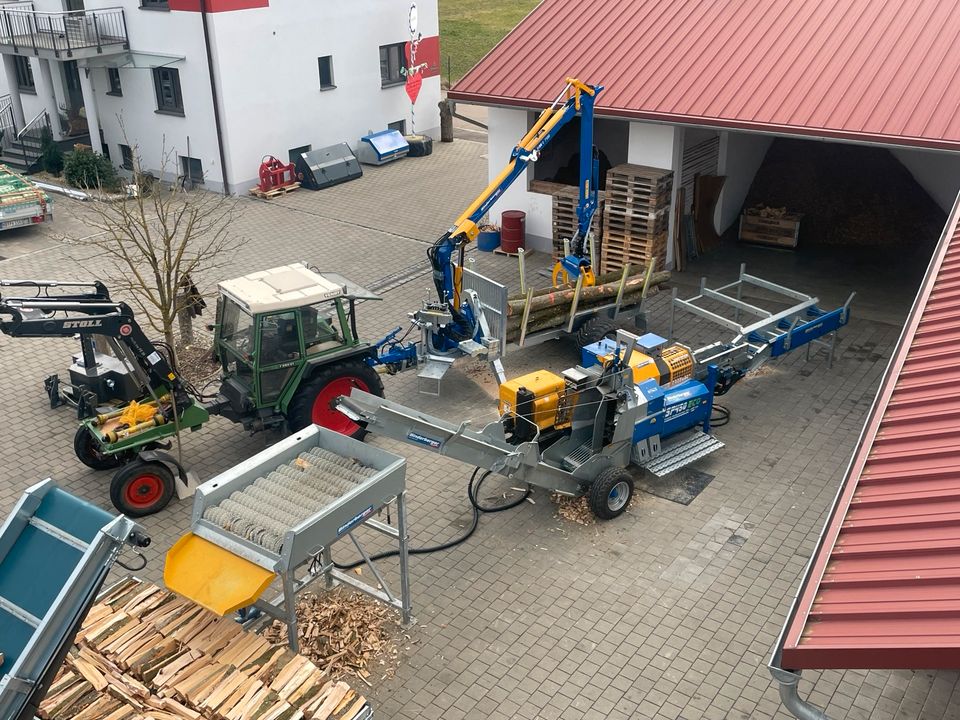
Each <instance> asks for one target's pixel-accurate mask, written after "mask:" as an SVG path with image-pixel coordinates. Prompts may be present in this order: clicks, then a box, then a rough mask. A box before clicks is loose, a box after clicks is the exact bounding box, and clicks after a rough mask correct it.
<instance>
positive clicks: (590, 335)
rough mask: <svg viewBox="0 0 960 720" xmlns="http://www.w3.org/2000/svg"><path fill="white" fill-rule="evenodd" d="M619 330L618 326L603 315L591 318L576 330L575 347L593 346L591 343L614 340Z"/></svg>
mask: <svg viewBox="0 0 960 720" xmlns="http://www.w3.org/2000/svg"><path fill="white" fill-rule="evenodd" d="M619 328H620V326H619V324H617V323H616V322H614V321H613V320H611V319H610V318H608V317H604V316H603V315H597V316H595V317H592V318H590V319H589V320H587V321H586V322H585V323H584V324H583V325H581V326H580V329H579V330H577V345H579V346H580V347H584V346H586V345H593V343H595V342H600V341H601V340H603V339H604V338H610V339H611V340H616V339H617V330H618V329H619Z"/></svg>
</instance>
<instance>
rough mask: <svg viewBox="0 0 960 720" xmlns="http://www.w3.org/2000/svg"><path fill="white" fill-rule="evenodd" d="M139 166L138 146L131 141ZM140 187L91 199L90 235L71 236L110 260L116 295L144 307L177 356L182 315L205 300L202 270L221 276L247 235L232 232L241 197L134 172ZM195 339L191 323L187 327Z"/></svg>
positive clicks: (164, 166) (167, 156)
mask: <svg viewBox="0 0 960 720" xmlns="http://www.w3.org/2000/svg"><path fill="white" fill-rule="evenodd" d="M133 151H134V158H135V163H136V165H135V166H136V167H138V168H139V167H140V162H139V155H138V154H137V148H136V147H134V148H133ZM175 158H176V156H175V154H174V153H167V152H165V151H164V152H163V161H162V163H161V168H160V170H161V177H170V174H169V173H168V172H167V170H168V168H170V167H171V166H172V167H176V165H175V164H174V162H173V161H174V160H175ZM134 185H135V187H136V189H137V192H135V193H132V196H131V197H127V198H126V199H125V200H118V201H115V202H94V203H91V205H90V206H89V207H90V209H91V210H92V213H91V215H92V217H91V218H90V219H89V220H88V222H87V226H88V230H89V229H92V231H93V232H86V233H85V235H86V237H82V238H77V237H67V238H66V240H67V241H68V242H70V243H71V244H73V245H76V246H78V247H84V248H88V249H90V250H91V251H93V252H94V253H96V254H98V255H100V256H101V257H106V259H107V260H108V262H109V264H110V265H111V268H110V270H109V271H108V274H107V275H106V276H105V277H104V278H102V279H103V280H104V281H105V282H106V283H107V285H108V287H110V290H111V293H112V294H113V295H114V296H115V297H117V298H118V299H124V300H130V301H132V302H133V303H134V305H135V306H136V307H137V308H138V309H139V310H140V313H141V315H140V317H139V318H138V319H139V320H140V322H141V323H144V324H149V326H150V327H152V328H153V329H154V330H156V331H157V332H159V333H161V334H162V335H163V339H164V341H165V342H166V343H167V344H168V345H169V346H170V350H171V353H173V355H174V357H173V358H172V360H173V361H174V362H176V335H175V333H174V328H175V326H176V324H177V322H178V318H188V317H189V316H191V315H192V314H194V313H195V311H196V310H197V308H198V307H199V302H202V299H200V298H201V296H202V293H200V291H199V290H197V286H196V285H195V284H194V282H202V280H201V278H203V277H204V276H206V277H211V278H213V279H214V280H219V279H220V278H219V277H217V271H218V270H220V269H222V268H224V267H225V266H227V265H229V264H230V263H231V261H232V260H233V258H234V256H235V255H236V253H237V251H238V250H239V249H240V247H241V246H242V245H243V244H244V239H243V238H241V237H239V236H237V235H234V234H232V233H230V232H229V228H230V225H231V223H232V222H233V221H234V220H235V219H236V218H237V217H238V215H239V213H238V210H239V208H238V201H237V199H236V198H234V197H230V196H223V195H218V194H216V193H213V192H207V191H205V190H202V189H197V190H190V191H187V190H184V189H183V188H182V187H181V185H180V184H179V183H173V184H172V185H163V184H162V183H160V182H153V179H152V178H151V177H150V176H141V175H140V174H139V173H137V174H136V175H135V177H134ZM184 334H185V335H186V337H183V338H182V339H183V341H184V343H185V344H186V343H189V342H190V337H189V336H192V327H191V328H189V329H188V330H186V331H184Z"/></svg>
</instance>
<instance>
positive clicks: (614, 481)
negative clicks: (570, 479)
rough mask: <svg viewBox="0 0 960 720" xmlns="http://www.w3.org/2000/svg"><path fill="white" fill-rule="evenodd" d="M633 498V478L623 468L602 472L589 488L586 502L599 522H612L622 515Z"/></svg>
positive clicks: (608, 469) (613, 468) (611, 468)
mask: <svg viewBox="0 0 960 720" xmlns="http://www.w3.org/2000/svg"><path fill="white" fill-rule="evenodd" d="M632 498H633V477H631V475H630V473H629V472H628V471H627V470H625V469H624V468H619V467H610V468H607V469H606V470H603V471H602V472H601V473H600V474H599V475H597V478H596V479H595V480H594V481H593V484H592V485H591V486H590V493H589V496H588V498H587V502H588V504H589V505H590V509H591V510H592V511H593V514H594V515H596V516H597V517H598V518H600V519H601V520H613V518H615V517H619V516H620V515H622V514H623V513H624V511H625V510H626V509H627V507H628V506H629V505H630V500H631V499H632Z"/></svg>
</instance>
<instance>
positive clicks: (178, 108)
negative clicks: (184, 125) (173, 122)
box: [153, 67, 183, 115]
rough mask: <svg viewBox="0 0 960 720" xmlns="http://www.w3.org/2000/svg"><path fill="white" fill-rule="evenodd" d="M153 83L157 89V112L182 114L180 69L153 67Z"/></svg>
mask: <svg viewBox="0 0 960 720" xmlns="http://www.w3.org/2000/svg"><path fill="white" fill-rule="evenodd" d="M153 85H154V88H155V89H156V91H157V112H160V113H172V114H174V115H183V95H182V94H181V93H180V71H179V70H175V69H174V68H167V67H162V68H154V70H153Z"/></svg>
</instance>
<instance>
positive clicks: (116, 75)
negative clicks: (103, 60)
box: [107, 68, 123, 97]
mask: <svg viewBox="0 0 960 720" xmlns="http://www.w3.org/2000/svg"><path fill="white" fill-rule="evenodd" d="M107 84H108V85H109V86H110V89H109V90H108V91H107V95H113V96H114V97H123V85H122V84H121V83H120V68H107Z"/></svg>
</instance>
